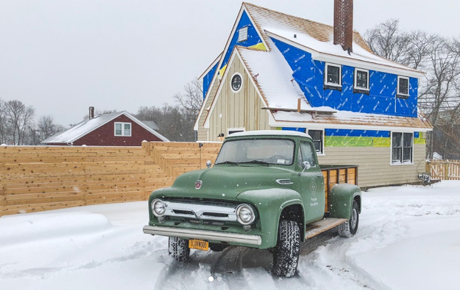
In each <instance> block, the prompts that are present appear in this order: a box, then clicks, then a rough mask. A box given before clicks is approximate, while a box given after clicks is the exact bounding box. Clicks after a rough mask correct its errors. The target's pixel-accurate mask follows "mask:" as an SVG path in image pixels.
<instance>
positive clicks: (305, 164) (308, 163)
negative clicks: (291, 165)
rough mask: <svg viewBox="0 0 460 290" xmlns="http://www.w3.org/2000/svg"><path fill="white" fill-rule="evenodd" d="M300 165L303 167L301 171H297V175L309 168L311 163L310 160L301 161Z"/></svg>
mask: <svg viewBox="0 0 460 290" xmlns="http://www.w3.org/2000/svg"><path fill="white" fill-rule="evenodd" d="M302 167H303V169H302V172H300V173H299V176H300V175H301V174H302V173H304V172H305V170H308V169H310V168H311V164H310V162H308V161H303V162H302Z"/></svg>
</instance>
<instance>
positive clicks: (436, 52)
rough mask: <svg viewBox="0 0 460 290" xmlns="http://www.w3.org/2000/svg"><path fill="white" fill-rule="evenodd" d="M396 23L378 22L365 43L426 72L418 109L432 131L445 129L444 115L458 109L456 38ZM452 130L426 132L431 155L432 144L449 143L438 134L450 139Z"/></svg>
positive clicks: (459, 70)
mask: <svg viewBox="0 0 460 290" xmlns="http://www.w3.org/2000/svg"><path fill="white" fill-rule="evenodd" d="M398 23H399V22H398V20H394V19H393V20H388V21H386V22H384V23H381V24H379V25H377V26H376V27H375V28H373V29H371V30H369V31H368V32H367V33H366V36H365V38H366V42H367V43H368V44H369V46H370V47H371V49H372V50H373V51H374V53H375V54H377V55H380V56H382V57H385V58H387V59H390V60H393V61H396V62H399V63H401V64H404V65H407V66H410V67H412V68H415V69H420V70H423V71H425V72H426V75H425V79H423V80H422V81H421V83H420V85H419V109H420V112H422V113H423V114H425V116H426V117H428V118H429V120H430V121H431V123H432V124H433V126H434V131H435V132H434V133H436V131H441V132H442V131H443V130H444V131H445V130H446V128H447V127H446V126H445V125H444V124H443V122H444V121H445V120H447V119H449V118H447V117H446V116H449V115H450V116H454V117H458V115H456V114H450V113H449V112H450V111H451V110H454V109H455V108H458V104H459V101H460V100H459V97H458V96H459V89H458V88H459V84H460V78H459V75H460V66H459V64H458V62H459V60H460V58H459V57H460V44H459V41H458V40H455V39H453V40H451V39H447V38H444V37H441V36H440V35H437V34H427V33H426V32H422V31H413V32H403V31H400V30H399V28H398ZM440 113H442V114H443V118H442V119H440V118H439V115H440ZM450 122H454V123H455V120H453V119H452V118H450ZM441 127H442V128H443V129H442V130H441ZM453 132H454V131H452V130H450V131H449V133H436V134H429V138H428V144H427V145H428V146H427V153H428V156H429V157H430V158H431V157H432V155H433V152H434V149H435V147H439V145H440V144H441V143H444V144H447V143H449V142H447V141H445V140H441V139H439V138H440V136H444V137H446V138H453V137H452V134H453ZM458 145H459V146H460V143H459V144H458Z"/></svg>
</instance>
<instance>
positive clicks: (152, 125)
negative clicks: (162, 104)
mask: <svg viewBox="0 0 460 290" xmlns="http://www.w3.org/2000/svg"><path fill="white" fill-rule="evenodd" d="M141 122H142V123H144V124H145V125H147V126H148V127H149V128H151V129H153V130H159V129H160V128H158V125H157V124H156V123H155V122H154V121H144V120H142V121H141Z"/></svg>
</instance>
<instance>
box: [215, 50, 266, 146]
mask: <svg viewBox="0 0 460 290" xmlns="http://www.w3.org/2000/svg"><path fill="white" fill-rule="evenodd" d="M235 73H239V74H240V75H241V77H242V80H243V84H242V88H241V90H240V91H239V92H236V93H235V92H233V91H232V89H231V87H230V80H231V78H232V76H233V75H234V74H235ZM216 98H217V100H216V101H215V102H216V104H215V107H214V110H213V111H212V113H211V115H210V116H209V118H210V119H209V140H208V141H217V135H219V134H220V133H224V135H225V136H227V135H228V130H229V129H244V130H245V131H252V130H270V129H271V128H270V126H269V125H268V112H267V111H264V110H262V107H263V102H262V100H261V98H260V97H259V94H258V93H257V90H256V88H255V87H254V85H253V83H252V81H251V79H250V76H249V74H248V73H247V72H246V71H245V69H244V66H243V63H242V62H241V61H240V59H239V58H238V57H235V58H234V60H233V61H232V63H231V64H230V66H229V67H228V68H227V73H226V75H225V77H224V78H223V79H222V88H221V90H220V93H219V95H217V96H216Z"/></svg>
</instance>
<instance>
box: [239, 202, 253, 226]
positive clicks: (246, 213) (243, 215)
mask: <svg viewBox="0 0 460 290" xmlns="http://www.w3.org/2000/svg"><path fill="white" fill-rule="evenodd" d="M236 217H237V218H238V222H239V223H240V224H242V225H249V224H251V223H252V222H253V221H254V220H255V219H256V215H255V214H254V210H253V209H252V207H250V206H249V205H247V204H240V205H239V206H238V207H237V209H236Z"/></svg>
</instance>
